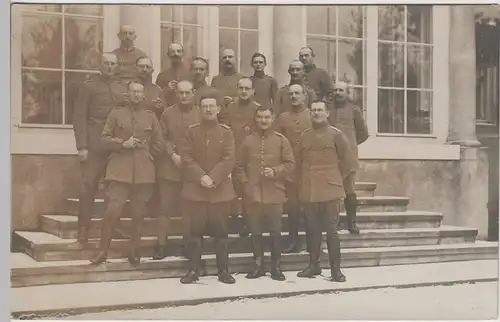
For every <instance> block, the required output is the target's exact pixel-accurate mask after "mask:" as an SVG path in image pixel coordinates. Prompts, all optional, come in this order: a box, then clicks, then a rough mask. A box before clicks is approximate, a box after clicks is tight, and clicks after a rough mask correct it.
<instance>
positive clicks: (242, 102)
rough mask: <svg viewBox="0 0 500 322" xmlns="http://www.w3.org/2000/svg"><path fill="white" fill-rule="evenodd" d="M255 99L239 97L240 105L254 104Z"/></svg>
mask: <svg viewBox="0 0 500 322" xmlns="http://www.w3.org/2000/svg"><path fill="white" fill-rule="evenodd" d="M252 102H253V100H252V99H251V98H250V99H247V100H246V101H243V100H241V99H239V98H238V106H248V105H250V104H252Z"/></svg>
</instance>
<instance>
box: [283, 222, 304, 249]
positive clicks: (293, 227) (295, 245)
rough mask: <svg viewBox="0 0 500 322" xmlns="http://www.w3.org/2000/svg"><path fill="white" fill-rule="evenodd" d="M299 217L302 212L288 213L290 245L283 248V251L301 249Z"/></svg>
mask: <svg viewBox="0 0 500 322" xmlns="http://www.w3.org/2000/svg"><path fill="white" fill-rule="evenodd" d="M299 219H300V213H289V214H288V229H289V230H288V231H289V233H288V236H289V240H290V246H289V247H288V248H286V249H284V250H283V253H285V254H290V253H298V252H299V251H300V244H299Z"/></svg>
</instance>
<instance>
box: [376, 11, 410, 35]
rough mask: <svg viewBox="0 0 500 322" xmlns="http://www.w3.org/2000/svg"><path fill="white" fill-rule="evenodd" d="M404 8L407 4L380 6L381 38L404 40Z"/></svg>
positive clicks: (379, 26)
mask: <svg viewBox="0 0 500 322" xmlns="http://www.w3.org/2000/svg"><path fill="white" fill-rule="evenodd" d="M404 10H405V6H395V5H391V6H379V7H378V34H379V39H383V40H395V41H404V39H405V30H404Z"/></svg>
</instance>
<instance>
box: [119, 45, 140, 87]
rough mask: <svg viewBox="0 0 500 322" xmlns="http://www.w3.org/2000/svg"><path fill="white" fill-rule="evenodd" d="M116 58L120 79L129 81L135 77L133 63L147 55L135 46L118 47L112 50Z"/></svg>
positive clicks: (135, 71) (135, 72)
mask: <svg viewBox="0 0 500 322" xmlns="http://www.w3.org/2000/svg"><path fill="white" fill-rule="evenodd" d="M113 54H115V55H116V57H117V58H118V71H117V75H118V76H119V78H120V79H121V80H124V81H129V80H133V79H136V78H137V70H136V66H135V63H136V61H137V59H139V58H144V57H148V55H147V54H146V53H145V52H143V51H142V50H140V49H139V48H137V47H130V48H125V47H119V48H116V49H115V50H113Z"/></svg>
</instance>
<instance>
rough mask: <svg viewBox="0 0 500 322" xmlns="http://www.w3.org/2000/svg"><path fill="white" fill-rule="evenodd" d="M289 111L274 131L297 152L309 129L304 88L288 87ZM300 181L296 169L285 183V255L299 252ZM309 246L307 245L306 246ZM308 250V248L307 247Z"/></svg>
mask: <svg viewBox="0 0 500 322" xmlns="http://www.w3.org/2000/svg"><path fill="white" fill-rule="evenodd" d="M288 89H289V91H290V92H289V96H290V103H291V106H290V108H289V109H290V110H289V111H288V112H285V113H283V114H281V115H280V116H279V117H278V120H277V121H276V131H278V132H279V133H281V134H283V135H284V136H285V137H286V138H287V139H288V141H289V142H290V144H291V146H292V149H293V151H294V152H295V151H296V150H297V147H298V144H299V139H300V135H301V134H302V132H304V131H305V130H307V129H309V128H310V127H311V118H310V114H309V109H308V108H306V105H305V104H304V100H305V97H306V94H305V93H306V92H305V89H304V87H302V86H300V85H297V84H294V85H290V87H289V88H288ZM295 157H296V155H295ZM299 186H300V181H299V177H298V172H297V169H296V170H295V171H294V172H293V173H291V174H290V175H289V176H288V178H287V181H286V183H285V191H286V198H287V203H286V210H287V214H288V229H289V238H290V247H289V248H287V249H285V250H284V252H285V253H296V252H298V251H299V250H300V245H299V221H300V218H301V217H302V210H301V204H300V202H299ZM308 246H309V245H308ZM308 249H309V247H308Z"/></svg>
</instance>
